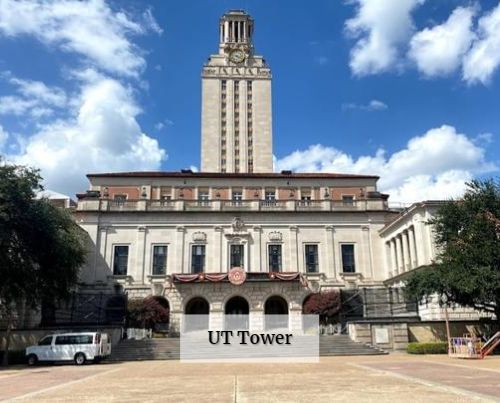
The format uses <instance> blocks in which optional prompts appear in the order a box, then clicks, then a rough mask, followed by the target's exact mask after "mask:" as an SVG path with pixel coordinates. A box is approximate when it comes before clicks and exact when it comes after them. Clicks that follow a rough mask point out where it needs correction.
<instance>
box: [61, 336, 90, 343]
mask: <svg viewBox="0 0 500 403" xmlns="http://www.w3.org/2000/svg"><path fill="white" fill-rule="evenodd" d="M68 344H92V336H91V335H86V334H82V335H78V336H57V337H56V345H68Z"/></svg>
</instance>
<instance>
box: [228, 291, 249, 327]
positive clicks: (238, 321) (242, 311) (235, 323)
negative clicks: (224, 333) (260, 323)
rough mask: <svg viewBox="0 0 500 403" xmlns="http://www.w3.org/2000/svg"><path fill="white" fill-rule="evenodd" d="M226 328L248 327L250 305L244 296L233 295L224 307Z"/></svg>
mask: <svg viewBox="0 0 500 403" xmlns="http://www.w3.org/2000/svg"><path fill="white" fill-rule="evenodd" d="M224 313H225V314H226V316H225V324H226V329H248V314H249V313H250V307H249V305H248V302H247V300H246V299H245V298H243V297H238V296H236V297H232V298H230V299H229V300H228V301H227V302H226V306H225V308H224Z"/></svg>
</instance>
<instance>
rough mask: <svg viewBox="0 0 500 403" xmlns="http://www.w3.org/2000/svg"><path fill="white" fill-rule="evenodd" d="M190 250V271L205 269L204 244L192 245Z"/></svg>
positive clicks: (198, 271)
mask: <svg viewBox="0 0 500 403" xmlns="http://www.w3.org/2000/svg"><path fill="white" fill-rule="evenodd" d="M191 252H192V253H191V272H192V273H203V271H204V270H205V245H193V246H192V249H191Z"/></svg>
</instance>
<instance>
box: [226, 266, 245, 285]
mask: <svg viewBox="0 0 500 403" xmlns="http://www.w3.org/2000/svg"><path fill="white" fill-rule="evenodd" d="M227 277H228V279H229V282H230V283H231V284H234V285H241V284H243V283H244V282H245V280H246V279H247V274H246V273H245V270H243V269H242V268H241V267H233V268H232V269H231V270H230V271H229V274H228V276H227Z"/></svg>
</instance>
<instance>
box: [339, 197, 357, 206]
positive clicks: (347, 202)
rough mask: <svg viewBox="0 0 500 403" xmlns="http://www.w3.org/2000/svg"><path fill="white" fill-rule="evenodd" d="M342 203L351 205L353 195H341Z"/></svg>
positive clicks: (352, 203)
mask: <svg viewBox="0 0 500 403" xmlns="http://www.w3.org/2000/svg"><path fill="white" fill-rule="evenodd" d="M342 204H344V205H345V206H353V205H354V196H342Z"/></svg>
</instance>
